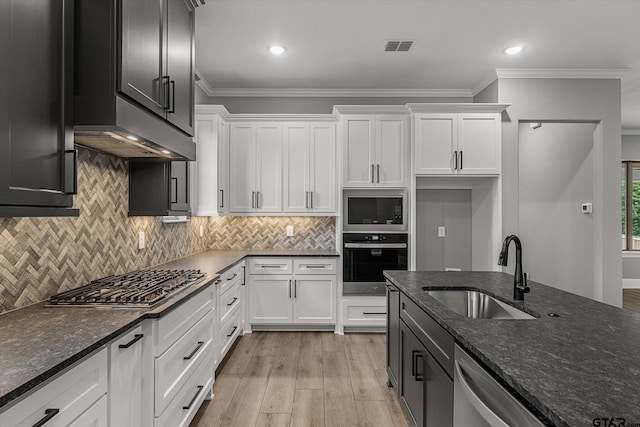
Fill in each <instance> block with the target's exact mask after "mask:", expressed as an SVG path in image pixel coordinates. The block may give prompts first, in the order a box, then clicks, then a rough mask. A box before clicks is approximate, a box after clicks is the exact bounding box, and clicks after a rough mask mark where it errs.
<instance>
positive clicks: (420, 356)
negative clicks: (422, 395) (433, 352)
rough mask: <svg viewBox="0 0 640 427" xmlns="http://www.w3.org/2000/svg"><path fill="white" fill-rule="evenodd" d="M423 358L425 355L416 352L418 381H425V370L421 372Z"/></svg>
mask: <svg viewBox="0 0 640 427" xmlns="http://www.w3.org/2000/svg"><path fill="white" fill-rule="evenodd" d="M422 359H424V355H423V354H422V353H418V354H416V381H424V372H420V366H422V363H420V362H419V361H422Z"/></svg>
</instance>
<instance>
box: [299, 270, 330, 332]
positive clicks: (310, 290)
mask: <svg viewBox="0 0 640 427" xmlns="http://www.w3.org/2000/svg"><path fill="white" fill-rule="evenodd" d="M293 295H294V301H295V302H294V313H293V314H294V322H295V323H305V324H320V323H335V321H336V303H335V299H336V277H335V276H334V275H297V276H295V278H294V285H293Z"/></svg>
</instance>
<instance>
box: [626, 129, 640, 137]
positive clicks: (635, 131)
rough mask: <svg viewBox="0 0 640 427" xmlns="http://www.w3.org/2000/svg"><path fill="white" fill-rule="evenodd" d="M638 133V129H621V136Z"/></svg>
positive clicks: (639, 131)
mask: <svg viewBox="0 0 640 427" xmlns="http://www.w3.org/2000/svg"><path fill="white" fill-rule="evenodd" d="M636 135H640V129H624V128H623V129H622V136H636Z"/></svg>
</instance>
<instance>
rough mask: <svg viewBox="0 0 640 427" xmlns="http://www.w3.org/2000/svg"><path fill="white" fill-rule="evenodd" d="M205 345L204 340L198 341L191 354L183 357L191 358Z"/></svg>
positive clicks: (185, 358)
mask: <svg viewBox="0 0 640 427" xmlns="http://www.w3.org/2000/svg"><path fill="white" fill-rule="evenodd" d="M203 345H204V341H198V345H197V346H196V348H194V349H193V351H192V352H191V354H190V355H188V356H185V357H183V359H184V360H190V359H191V358H192V357H193V356H195V355H196V353H197V352H198V350H200V348H201V347H202V346H203Z"/></svg>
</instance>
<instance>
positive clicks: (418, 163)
mask: <svg viewBox="0 0 640 427" xmlns="http://www.w3.org/2000/svg"><path fill="white" fill-rule="evenodd" d="M457 140H458V118H457V115H456V114H417V115H416V116H415V155H414V173H415V174H417V175H442V174H446V175H449V174H451V173H453V171H454V170H455V164H454V163H455V160H454V154H457V153H455V152H456V150H457Z"/></svg>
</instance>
